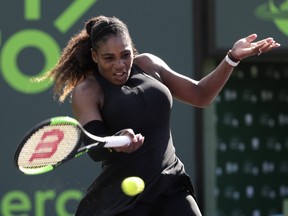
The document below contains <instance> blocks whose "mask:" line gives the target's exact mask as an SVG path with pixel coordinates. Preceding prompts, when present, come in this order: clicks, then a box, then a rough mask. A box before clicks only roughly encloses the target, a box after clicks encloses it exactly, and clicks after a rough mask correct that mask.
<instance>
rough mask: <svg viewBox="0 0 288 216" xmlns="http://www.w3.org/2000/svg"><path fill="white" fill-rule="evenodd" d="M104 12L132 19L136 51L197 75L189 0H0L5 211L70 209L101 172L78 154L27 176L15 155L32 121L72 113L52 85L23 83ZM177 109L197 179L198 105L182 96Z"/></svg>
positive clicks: (181, 149) (180, 137) (1, 194)
mask: <svg viewBox="0 0 288 216" xmlns="http://www.w3.org/2000/svg"><path fill="white" fill-rule="evenodd" d="M73 4H75V5H73ZM102 14H103V15H107V16H117V17H119V18H120V19H122V20H123V21H125V22H126V23H127V25H128V27H129V28H130V33H131V35H132V37H133V39H134V43H135V44H136V46H137V48H138V50H139V52H151V53H154V54H156V55H159V56H160V57H161V58H163V59H164V60H165V61H167V62H168V63H169V65H170V66H171V67H172V68H173V69H175V70H176V71H179V72H180V73H183V74H186V75H189V76H193V73H192V68H193V52H192V50H193V45H192V42H193V38H192V27H193V26H192V2H191V1H190V0H183V1H180V2H178V1H172V0H157V1H154V0H145V1H140V0H121V1H119V0H98V1H97V0H77V1H68V0H61V1H59V0H50V1H41V0H24V1H16V0H9V1H3V0H1V2H0V33H1V34H0V74H1V75H0V89H1V93H0V100H1V112H0V115H1V123H0V125H1V126H0V127H1V136H0V145H1V149H2V150H1V151H0V171H1V178H0V215H1V216H2V215H3V216H12V215H22V216H24V215H27V216H28V215H29V216H32V215H35V216H44V215H47V216H51V215H57V216H58V215H59V216H68V215H73V212H74V210H75V208H76V206H77V203H78V202H79V199H80V198H81V196H82V194H83V193H85V190H86V188H87V187H88V186H89V185H90V183H91V182H92V181H93V180H94V179H95V178H96V176H97V175H98V173H99V168H100V163H99V164H97V163H94V162H92V161H91V160H90V159H89V158H88V157H81V158H78V159H75V160H74V161H71V162H69V163H67V164H65V165H63V166H62V167H59V169H57V170H55V171H54V172H52V173H47V174H44V175H40V176H24V175H23V174H22V173H20V172H19V171H18V170H17V169H16V167H15V166H14V164H13V163H14V162H13V156H14V151H15V149H16V147H17V145H18V142H19V141H20V139H21V138H22V137H23V136H24V134H25V132H26V131H27V130H28V129H29V128H30V127H32V126H33V125H34V124H35V123H38V122H39V121H41V120H44V119H46V118H49V117H52V116H58V115H69V116H72V114H71V111H70V103H69V101H67V102H65V103H64V104H59V103H58V102H56V101H54V100H53V95H52V91H51V88H48V89H42V88H41V87H39V86H38V87H37V88H36V87H35V86H33V85H32V86H31V85H30V84H29V83H27V82H26V81H27V80H28V79H29V78H30V77H31V76H33V75H36V76H38V75H39V74H40V73H42V72H45V70H47V69H48V68H49V67H51V66H52V65H53V64H54V63H56V60H57V57H58V56H59V54H60V51H61V49H62V47H64V46H65V44H66V42H67V40H68V39H69V38H70V37H71V36H72V35H74V34H75V33H77V32H78V31H79V30H80V28H82V27H83V24H84V22H85V21H86V20H87V19H88V18H90V17H92V16H95V15H102ZM179 53H181V55H179ZM174 108H175V109H174V111H173V121H172V127H173V128H174V129H175V130H174V133H173V136H174V139H175V144H176V145H177V146H178V148H177V153H178V155H179V156H180V157H181V158H182V160H183V161H184V163H185V164H186V169H187V172H188V173H189V174H190V175H191V177H192V178H194V177H195V171H194V170H195V167H194V166H195V161H194V144H195V143H194V140H193V139H194V138H193V137H194V134H193V124H194V121H193V108H192V107H188V106H187V105H183V104H180V103H178V102H175V103H174Z"/></svg>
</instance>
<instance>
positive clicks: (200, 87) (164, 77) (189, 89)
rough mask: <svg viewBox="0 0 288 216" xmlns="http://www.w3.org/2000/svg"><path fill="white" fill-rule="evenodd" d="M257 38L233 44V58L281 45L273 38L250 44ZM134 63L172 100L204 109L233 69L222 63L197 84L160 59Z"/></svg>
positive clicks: (141, 58)
mask: <svg viewBox="0 0 288 216" xmlns="http://www.w3.org/2000/svg"><path fill="white" fill-rule="evenodd" d="M256 38H257V35H256V34H251V35H249V36H247V37H246V38H242V39H240V40H238V41H237V42H236V43H235V44H234V46H233V48H232V50H231V54H233V56H234V57H235V58H236V59H244V58H247V57H249V56H252V55H255V54H258V53H263V52H268V51H270V50H272V49H274V48H277V47H279V46H280V44H278V43H276V42H275V41H274V40H273V38H266V39H263V40H260V41H258V42H253V41H254V40H255V39H256ZM134 62H135V64H137V65H138V66H139V67H141V68H142V69H143V70H144V71H145V72H146V73H147V74H150V75H151V76H153V77H154V78H156V79H158V80H160V81H161V82H162V83H163V84H165V85H166V86H167V87H168V88H169V90H170V91H171V94H172V95H173V97H175V98H177V99H179V100H181V101H183V102H185V103H188V104H191V105H194V106H196V107H207V106H208V105H210V104H211V103H212V102H213V100H214V98H215V97H216V96H217V95H218V94H219V92H220V91H221V89H222V88H223V86H224V85H225V83H226V82H227V80H228V79H229V77H230V75H231V73H232V71H233V69H234V67H232V66H231V65H230V64H228V63H227V62H226V61H225V60H223V61H222V62H221V63H220V64H219V65H218V66H217V67H216V68H215V69H214V70H213V71H212V72H211V73H209V74H208V75H206V76H205V77H203V78H202V79H201V80H199V81H196V80H193V79H191V78H189V77H187V76H184V75H181V74H179V73H177V72H175V71H173V70H172V69H171V68H170V67H169V66H168V65H167V64H166V63H165V62H164V61H163V60H162V59H160V58H158V57H157V56H154V55H151V54H142V55H139V56H137V57H136V58H135V60H134Z"/></svg>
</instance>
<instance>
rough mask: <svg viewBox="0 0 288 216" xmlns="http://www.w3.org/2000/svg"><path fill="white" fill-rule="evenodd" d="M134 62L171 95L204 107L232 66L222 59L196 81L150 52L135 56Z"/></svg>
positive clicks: (219, 88) (225, 78)
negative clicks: (211, 70) (209, 71)
mask: <svg viewBox="0 0 288 216" xmlns="http://www.w3.org/2000/svg"><path fill="white" fill-rule="evenodd" d="M135 63H136V64H137V65H138V66H139V67H141V68H142V69H143V70H144V71H145V72H147V74H149V75H151V76H153V77H154V78H156V79H158V80H159V81H161V82H162V83H163V84H165V85H166V86H167V87H168V88H169V90H170V92H171V94H172V95H173V97H175V98H177V99H178V100H180V101H182V102H185V103H188V104H191V105H193V106H196V107H206V106H208V105H209V104H210V103H211V102H212V101H213V99H214V98H215V97H216V96H217V94H218V93H219V92H220V90H221V89H222V87H223V86H224V84H225V83H226V81H227V80H228V78H229V76H230V74H231V72H232V70H233V67H232V66H230V65H228V64H227V63H226V62H225V61H223V62H222V63H221V64H220V65H219V66H218V67H217V68H216V69H215V70H214V71H213V72H211V73H210V74H209V75H207V76H206V77H204V78H203V79H201V80H200V81H196V80H194V79H191V78H189V77H187V76H184V75H182V74H179V73H177V72H175V71H173V70H172V69H171V68H170V67H169V66H168V65H167V64H166V63H165V62H164V61H163V60H161V59H160V58H158V57H157V56H154V55H151V54H142V55H140V56H137V58H136V59H135Z"/></svg>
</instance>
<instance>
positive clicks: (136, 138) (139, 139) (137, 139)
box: [113, 129, 144, 153]
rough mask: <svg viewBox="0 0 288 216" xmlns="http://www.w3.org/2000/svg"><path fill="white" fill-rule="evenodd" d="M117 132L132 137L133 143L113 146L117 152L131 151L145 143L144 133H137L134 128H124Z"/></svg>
mask: <svg viewBox="0 0 288 216" xmlns="http://www.w3.org/2000/svg"><path fill="white" fill-rule="evenodd" d="M116 134H117V135H125V136H129V137H130V139H131V143H130V144H129V145H125V146H121V147H116V148H113V149H114V150H115V151H116V152H125V153H131V152H134V151H136V150H137V149H138V148H140V147H141V146H142V145H143V143H144V137H143V136H142V134H135V133H134V131H133V130H132V129H124V130H121V131H119V132H118V133H116Z"/></svg>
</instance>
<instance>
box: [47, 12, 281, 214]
mask: <svg viewBox="0 0 288 216" xmlns="http://www.w3.org/2000/svg"><path fill="white" fill-rule="evenodd" d="M256 38H257V35H256V34H251V35H249V36H247V37H245V38H242V39H240V40H238V41H237V42H236V43H235V44H234V45H233V46H232V47H231V50H229V52H228V54H227V55H226V56H225V58H224V59H223V61H222V62H221V63H220V64H219V65H218V66H217V67H216V68H215V69H214V70H213V71H212V72H211V73H210V74H208V75H207V76H205V77H203V78H202V79H201V80H199V81H196V80H193V79H191V78H189V77H186V76H183V75H181V73H177V72H176V71H174V70H173V69H171V68H170V67H169V66H168V65H167V64H166V63H165V62H164V61H163V60H162V59H161V58H159V57H157V56H155V55H153V54H149V53H143V54H138V53H137V50H136V48H135V46H134V44H133V41H132V39H131V37H130V34H129V31H128V29H127V26H126V25H125V24H124V23H123V22H122V21H121V20H119V19H118V18H116V17H105V16H97V17H94V18H91V19H90V20H88V21H87V22H86V24H85V27H84V29H83V30H81V31H80V32H79V33H78V34H77V35H75V36H73V37H72V38H71V39H70V40H69V42H68V44H67V46H66V47H65V49H64V50H63V53H62V55H61V56H60V59H59V62H58V63H57V65H56V66H55V68H53V69H52V70H51V71H50V72H49V73H48V76H49V77H52V78H54V79H55V88H54V91H55V94H56V95H57V96H59V100H60V101H64V100H65V98H66V97H67V96H68V95H72V107H73V112H74V114H75V117H76V118H77V120H78V121H79V122H80V123H81V124H82V125H84V128H85V129H86V130H88V131H89V132H91V133H93V134H95V135H98V136H104V135H113V134H115V133H117V132H119V131H121V132H120V133H119V134H128V135H129V136H130V137H131V139H132V142H131V144H130V145H129V146H125V147H121V148H114V149H98V150H94V151H92V152H91V153H89V154H90V156H91V158H92V159H93V160H95V161H102V171H101V173H100V175H99V176H98V178H97V179H96V180H95V181H94V182H93V183H92V185H91V186H90V188H89V189H88V191H87V194H86V196H85V197H84V198H83V200H82V201H81V203H80V204H79V207H78V210H77V213H76V215H77V216H132V215H133V216H135V215H137V216H155V215H157V216H169V215H177V216H178V215H181V216H192V215H196V216H200V215H201V213H200V210H199V208H198V206H197V203H196V197H195V193H194V189H193V186H192V183H191V181H190V177H189V176H188V175H187V174H186V172H185V169H184V165H183V163H182V162H181V160H180V159H179V158H178V157H177V155H176V154H175V148H174V145H173V140H172V136H171V132H170V113H171V109H172V102H173V98H175V99H177V100H180V101H182V102H184V103H186V104H190V105H192V106H195V107H203V108H204V107H207V106H208V105H210V104H211V103H212V102H213V99H214V98H215V97H216V96H217V94H218V93H219V92H220V90H221V89H222V87H223V86H224V85H225V83H226V81H227V80H228V78H229V76H230V75H231V73H232V71H233V68H234V67H236V66H237V64H238V63H239V62H240V61H241V60H242V59H245V58H247V57H249V56H253V55H257V54H258V55H259V54H261V53H265V52H268V51H270V50H272V49H274V48H277V47H279V46H280V44H278V43H277V42H275V41H274V40H273V39H272V38H265V39H262V40H259V41H255V40H256ZM90 142H91V141H90V140H89V139H86V141H85V144H89V143H90ZM187 144H189V142H188V143H186V145H187ZM183 145H185V143H183ZM87 172H92V173H93V170H87ZM129 176H138V177H140V178H142V179H143V180H144V182H145V184H146V187H145V190H144V191H143V192H142V193H141V194H139V195H137V196H132V197H131V196H127V195H125V194H124V193H123V192H122V190H121V182H122V180H123V179H125V178H126V177H129Z"/></svg>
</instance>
